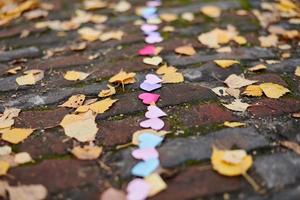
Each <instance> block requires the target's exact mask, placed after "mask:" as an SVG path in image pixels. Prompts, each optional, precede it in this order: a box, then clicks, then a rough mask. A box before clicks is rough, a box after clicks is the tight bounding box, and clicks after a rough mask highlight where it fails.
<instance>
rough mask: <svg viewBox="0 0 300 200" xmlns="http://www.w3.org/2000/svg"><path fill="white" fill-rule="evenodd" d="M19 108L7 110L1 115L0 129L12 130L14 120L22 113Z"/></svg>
mask: <svg viewBox="0 0 300 200" xmlns="http://www.w3.org/2000/svg"><path fill="white" fill-rule="evenodd" d="M20 111H21V110H20V109H17V108H5V110H4V112H3V114H2V115H1V114H0V129H5V128H10V127H11V126H12V125H13V124H14V122H15V121H14V119H13V118H15V117H17V116H18V115H19V113H20Z"/></svg>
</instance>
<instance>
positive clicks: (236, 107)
mask: <svg viewBox="0 0 300 200" xmlns="http://www.w3.org/2000/svg"><path fill="white" fill-rule="evenodd" d="M223 106H225V107H226V108H228V109H229V110H233V111H237V112H244V111H246V110H247V108H248V107H249V106H250V105H249V104H247V103H243V102H242V101H241V100H240V99H235V100H234V101H233V102H232V103H231V104H223Z"/></svg>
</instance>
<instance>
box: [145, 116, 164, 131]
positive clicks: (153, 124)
mask: <svg viewBox="0 0 300 200" xmlns="http://www.w3.org/2000/svg"><path fill="white" fill-rule="evenodd" d="M140 126H141V127H143V128H152V129H154V130H160V129H162V128H163V127H164V126H165V123H164V121H163V120H161V119H159V118H152V119H147V120H145V121H142V122H141V123H140Z"/></svg>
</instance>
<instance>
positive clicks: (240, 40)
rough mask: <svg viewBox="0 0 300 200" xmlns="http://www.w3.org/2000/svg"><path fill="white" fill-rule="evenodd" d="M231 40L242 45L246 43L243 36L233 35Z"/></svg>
mask: <svg viewBox="0 0 300 200" xmlns="http://www.w3.org/2000/svg"><path fill="white" fill-rule="evenodd" d="M233 40H234V41H235V42H236V43H238V44H239V45H243V44H246V43H247V39H246V38H245V37H243V36H235V37H234V38H233Z"/></svg>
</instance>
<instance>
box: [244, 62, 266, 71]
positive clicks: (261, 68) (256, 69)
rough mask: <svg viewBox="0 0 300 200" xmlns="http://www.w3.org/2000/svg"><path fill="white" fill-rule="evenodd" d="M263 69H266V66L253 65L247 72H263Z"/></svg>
mask: <svg viewBox="0 0 300 200" xmlns="http://www.w3.org/2000/svg"><path fill="white" fill-rule="evenodd" d="M263 69H267V66H265V65H263V64H259V65H255V66H253V67H250V68H248V70H249V71H250V72H255V71H259V70H263Z"/></svg>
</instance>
